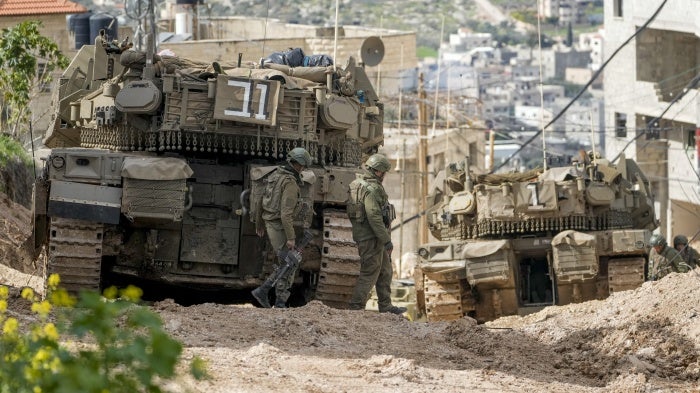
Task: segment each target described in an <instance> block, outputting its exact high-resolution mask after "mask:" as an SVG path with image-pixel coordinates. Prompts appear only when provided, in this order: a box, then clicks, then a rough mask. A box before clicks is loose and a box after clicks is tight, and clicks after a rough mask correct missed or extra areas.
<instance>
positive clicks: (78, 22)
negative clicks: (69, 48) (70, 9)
mask: <svg viewBox="0 0 700 393" xmlns="http://www.w3.org/2000/svg"><path fill="white" fill-rule="evenodd" d="M91 16H92V13H90V12H86V13H84V14H76V15H74V16H73V18H71V23H72V24H73V32H74V33H75V49H80V48H82V47H83V45H90V44H92V43H93V42H90V17H91Z"/></svg>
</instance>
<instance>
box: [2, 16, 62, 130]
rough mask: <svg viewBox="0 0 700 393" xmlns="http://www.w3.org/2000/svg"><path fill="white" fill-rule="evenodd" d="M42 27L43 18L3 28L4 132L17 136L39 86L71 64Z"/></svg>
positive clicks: (29, 112) (27, 115) (28, 113)
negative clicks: (41, 30) (58, 70)
mask: <svg viewBox="0 0 700 393" xmlns="http://www.w3.org/2000/svg"><path fill="white" fill-rule="evenodd" d="M39 27H41V22H39V21H23V22H21V23H19V24H17V25H16V26H14V27H11V28H3V29H2V30H0V91H2V96H1V97H0V114H1V116H0V131H4V132H9V133H10V134H11V135H12V136H14V137H16V136H17V135H18V133H19V132H20V131H21V130H20V124H22V123H24V122H26V120H27V119H28V118H29V115H30V114H31V108H30V107H29V102H30V101H31V98H32V97H33V96H35V95H36V93H37V90H38V88H39V87H40V86H41V85H43V84H46V83H50V81H51V76H52V72H53V71H54V70H56V69H60V68H65V67H67V66H68V63H69V62H68V58H67V57H66V56H64V55H63V54H62V53H61V51H60V50H59V49H58V45H57V44H56V43H55V42H54V41H52V40H51V39H49V38H47V37H44V36H42V35H41V33H40V32H39ZM40 64H41V65H43V67H42V69H41V72H40V73H39V72H37V71H38V69H39V65H40Z"/></svg>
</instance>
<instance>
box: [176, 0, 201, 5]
mask: <svg viewBox="0 0 700 393" xmlns="http://www.w3.org/2000/svg"><path fill="white" fill-rule="evenodd" d="M200 3H201V1H200V0H175V4H190V5H194V4H200Z"/></svg>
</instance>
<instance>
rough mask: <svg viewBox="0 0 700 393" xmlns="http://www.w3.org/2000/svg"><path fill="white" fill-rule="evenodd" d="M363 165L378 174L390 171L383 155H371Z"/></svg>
mask: <svg viewBox="0 0 700 393" xmlns="http://www.w3.org/2000/svg"><path fill="white" fill-rule="evenodd" d="M365 165H366V166H367V167H368V168H372V169H374V170H376V171H380V172H389V170H390V169H391V164H389V160H388V159H387V158H386V157H385V156H384V155H383V154H379V153H377V154H372V155H371V156H370V157H369V158H368V159H367V161H366V162H365Z"/></svg>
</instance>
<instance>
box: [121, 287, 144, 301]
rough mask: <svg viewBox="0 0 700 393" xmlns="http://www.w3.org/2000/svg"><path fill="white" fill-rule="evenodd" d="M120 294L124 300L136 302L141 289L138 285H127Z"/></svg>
mask: <svg viewBox="0 0 700 393" xmlns="http://www.w3.org/2000/svg"><path fill="white" fill-rule="evenodd" d="M121 295H122V297H123V298H124V299H126V300H129V301H132V302H137V301H139V300H140V299H141V296H143V291H142V290H141V288H139V287H135V286H133V285H129V286H127V287H126V288H124V289H123V290H122V291H121Z"/></svg>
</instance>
